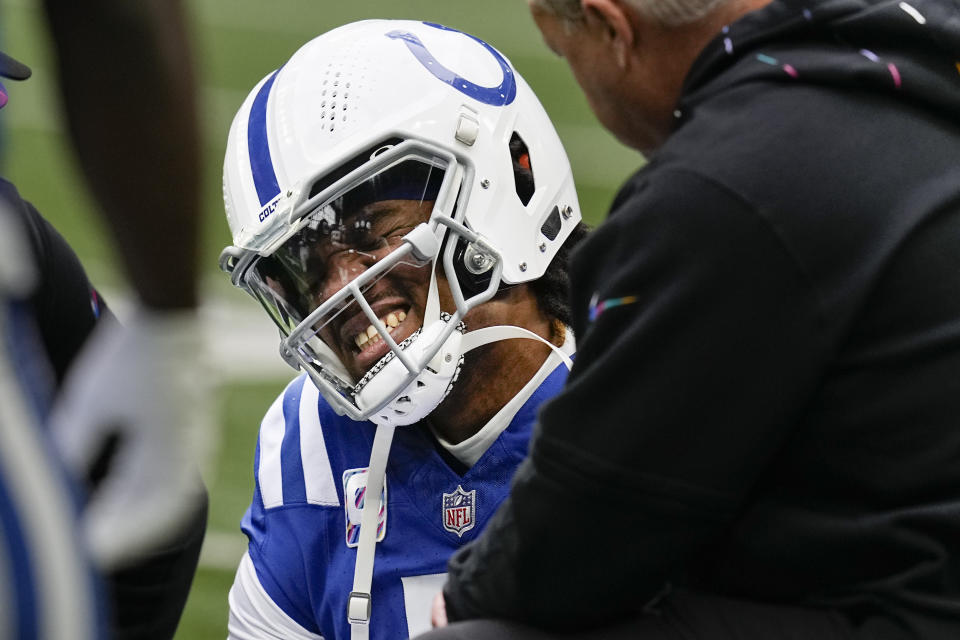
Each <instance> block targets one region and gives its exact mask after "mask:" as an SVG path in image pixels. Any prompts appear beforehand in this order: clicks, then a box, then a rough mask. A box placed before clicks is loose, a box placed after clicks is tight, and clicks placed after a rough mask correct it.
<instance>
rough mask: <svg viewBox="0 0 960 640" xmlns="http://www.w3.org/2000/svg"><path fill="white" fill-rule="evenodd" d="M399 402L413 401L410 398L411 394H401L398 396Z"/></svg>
mask: <svg viewBox="0 0 960 640" xmlns="http://www.w3.org/2000/svg"><path fill="white" fill-rule="evenodd" d="M397 402H413V401H412V400H411V399H410V396H400V397H399V398H397Z"/></svg>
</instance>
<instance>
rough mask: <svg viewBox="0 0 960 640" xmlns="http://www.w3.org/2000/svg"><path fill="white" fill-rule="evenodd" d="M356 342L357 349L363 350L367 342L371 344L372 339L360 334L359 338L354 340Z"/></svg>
mask: <svg viewBox="0 0 960 640" xmlns="http://www.w3.org/2000/svg"><path fill="white" fill-rule="evenodd" d="M354 340H355V341H356V343H357V347H358V348H361V349H362V348H363V345H365V344H367V342H369V340H370V338H368V337H367V334H366V333H360V334H357V337H356V338H354Z"/></svg>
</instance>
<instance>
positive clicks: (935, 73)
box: [678, 0, 960, 120]
mask: <svg viewBox="0 0 960 640" xmlns="http://www.w3.org/2000/svg"><path fill="white" fill-rule="evenodd" d="M757 80H762V81H770V80H774V81H780V82H793V83H806V84H809V85H820V86H826V87H830V86H835V87H837V88H839V89H843V90H850V89H856V90H860V91H871V92H878V93H880V94H884V95H887V96H890V97H892V98H894V99H898V100H904V101H909V102H912V103H914V106H922V107H923V108H928V109H932V110H936V111H938V112H940V113H941V114H942V115H945V116H946V117H948V118H952V119H954V120H960V2H958V0H909V2H907V1H905V0H904V1H901V0H822V1H821V0H774V2H772V3H771V4H769V5H767V6H766V7H764V8H762V9H759V10H757V11H754V12H751V13H749V14H747V15H745V16H743V17H742V18H741V19H739V20H737V21H736V22H734V23H732V24H730V25H727V26H726V27H724V28H723V30H722V32H721V33H720V34H718V36H717V37H716V38H714V39H713V40H712V41H711V42H710V43H709V44H708V45H707V47H706V48H705V49H704V51H703V52H701V54H700V56H699V57H698V58H697V60H696V61H695V63H694V65H693V67H692V68H691V70H690V72H689V73H688V74H687V78H686V81H685V84H684V89H683V93H682V98H681V100H680V103H679V105H678V107H679V109H680V110H681V112H682V113H687V112H688V111H689V110H690V109H696V105H697V104H698V103H700V102H702V101H704V100H706V99H709V98H710V97H711V96H713V95H714V94H716V93H718V92H721V91H724V90H726V89H729V88H730V87H731V86H732V85H736V84H741V83H747V82H754V81H757Z"/></svg>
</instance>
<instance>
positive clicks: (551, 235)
mask: <svg viewBox="0 0 960 640" xmlns="http://www.w3.org/2000/svg"><path fill="white" fill-rule="evenodd" d="M562 225H563V223H562V222H561V220H560V209H559V208H558V207H557V206H556V205H554V207H553V211H551V212H550V215H548V216H547V219H546V220H544V221H543V225H541V227H540V233H542V234H543V235H545V236H546V237H547V240H556V239H557V235H558V234H559V233H560V227H561V226H562Z"/></svg>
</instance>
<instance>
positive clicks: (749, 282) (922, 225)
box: [444, 0, 960, 640]
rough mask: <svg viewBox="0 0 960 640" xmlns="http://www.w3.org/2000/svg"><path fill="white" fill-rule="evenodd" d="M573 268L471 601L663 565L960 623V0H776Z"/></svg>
mask: <svg viewBox="0 0 960 640" xmlns="http://www.w3.org/2000/svg"><path fill="white" fill-rule="evenodd" d="M675 116H676V128H675V131H674V132H673V134H672V135H671V137H670V138H669V139H668V140H667V141H666V143H665V144H664V145H663V146H662V147H661V148H660V149H659V150H658V152H657V153H656V154H654V155H653V156H652V157H651V158H650V162H649V163H648V165H646V166H645V167H644V168H643V169H641V170H640V171H639V172H637V173H636V174H635V175H634V176H633V177H632V178H631V179H630V180H629V181H628V182H627V183H626V185H624V187H623V188H622V190H621V191H620V193H619V195H618V196H617V198H616V200H615V202H614V204H613V207H612V211H611V213H610V216H609V219H608V220H607V221H606V222H604V223H603V224H602V225H601V226H600V227H599V228H598V229H597V230H596V231H595V232H594V233H593V234H592V236H591V237H589V238H588V239H587V240H586V241H585V243H584V244H582V245H581V247H580V248H579V249H578V250H577V251H576V252H575V254H574V257H573V259H572V265H571V277H572V287H573V293H572V295H573V300H572V302H573V308H574V323H573V324H574V330H575V332H576V335H577V337H578V347H579V351H578V356H577V360H576V363H575V365H574V367H573V371H572V373H571V375H570V378H569V380H568V383H567V387H566V389H565V390H564V392H563V393H562V394H561V395H559V396H558V397H557V398H555V399H554V400H553V401H551V402H550V403H549V404H548V405H547V406H546V407H545V408H544V409H543V411H542V413H541V416H540V424H539V425H538V427H537V429H536V431H535V435H534V440H533V442H532V443H531V455H530V458H529V459H528V460H527V461H526V462H525V463H524V464H523V465H522V466H521V467H520V469H519V470H518V472H517V475H516V477H515V479H514V485H513V488H512V493H511V497H510V498H509V499H508V500H507V501H506V502H504V504H503V505H501V508H500V510H499V511H498V513H497V514H496V517H495V518H494V519H493V521H492V522H491V523H490V525H489V526H488V528H487V530H486V531H485V532H484V534H483V535H482V536H480V538H479V539H478V540H477V541H476V542H474V543H473V544H471V545H469V546H467V547H465V548H464V549H462V550H461V551H460V552H459V553H457V554H456V555H455V556H454V557H453V558H452V559H451V562H450V567H449V569H450V577H449V582H448V583H447V586H446V588H445V591H444V593H445V596H446V600H447V607H448V613H449V615H450V617H451V619H453V620H457V619H462V618H477V617H501V618H509V619H514V620H519V621H523V622H527V623H531V624H534V625H537V626H540V627H546V628H554V629H574V628H582V627H587V626H591V625H599V624H605V623H609V622H611V621H616V620H619V619H623V618H625V617H628V616H632V615H635V614H637V613H638V612H640V611H641V610H642V608H643V606H644V604H645V603H647V602H649V601H650V600H651V599H652V598H654V597H655V596H656V595H657V594H658V593H661V592H662V591H663V589H664V585H666V584H674V585H685V588H687V589H690V590H695V591H698V592H701V593H707V594H717V595H721V596H728V597H732V598H737V599H746V600H751V601H759V602H769V603H779V604H795V605H798V606H804V607H820V608H825V609H831V610H834V611H837V612H839V613H840V614H841V615H843V616H845V617H847V618H848V619H849V621H850V623H851V625H852V626H853V627H854V628H857V629H861V630H863V629H871V628H876V629H881V628H883V629H886V631H883V632H880V631H877V633H876V634H875V635H874V634H872V633H871V634H868V635H869V637H888V636H889V637H905V638H906V637H909V638H923V639H925V640H927V639H932V638H952V639H958V638H960V5H958V3H957V1H956V0H908V2H900V1H899V0H882V1H876V0H828V1H826V2H818V1H817V0H806V1H801V0H776V1H775V2H773V3H772V4H770V5H768V6H767V7H765V8H763V9H761V10H758V11H755V12H752V13H750V14H747V15H746V16H744V17H743V18H741V19H740V20H738V21H737V22H735V23H733V24H731V25H729V26H728V27H727V28H725V29H724V30H723V32H722V33H720V34H718V35H717V37H716V38H715V39H714V40H713V41H712V42H711V43H710V44H709V45H708V46H707V47H706V49H705V50H704V51H703V52H702V53H701V55H700V56H699V58H698V59H697V61H696V62H695V64H694V65H693V68H692V69H691V71H690V73H689V74H688V76H687V79H686V82H685V85H684V90H683V93H682V98H681V100H680V102H679V104H678V105H677V111H676V113H675Z"/></svg>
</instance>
